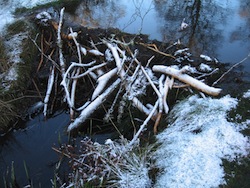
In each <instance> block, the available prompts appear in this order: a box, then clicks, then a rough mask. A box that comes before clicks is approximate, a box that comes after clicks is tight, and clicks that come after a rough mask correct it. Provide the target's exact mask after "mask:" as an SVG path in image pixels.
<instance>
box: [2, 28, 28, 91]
mask: <svg viewBox="0 0 250 188" xmlns="http://www.w3.org/2000/svg"><path fill="white" fill-rule="evenodd" d="M26 38H27V32H24V33H18V34H16V35H14V36H12V37H11V38H10V39H8V40H6V41H5V47H6V51H7V52H8V53H7V55H8V59H9V65H10V69H9V70H8V71H6V72H5V73H3V75H1V78H3V82H2V85H3V86H4V87H5V89H8V88H9V83H10V82H12V81H15V80H17V77H18V75H17V67H18V66H17V65H18V64H19V63H23V61H22V59H21V57H20V55H21V53H22V42H23V40H24V39H26Z"/></svg>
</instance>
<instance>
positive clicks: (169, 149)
mask: <svg viewBox="0 0 250 188" xmlns="http://www.w3.org/2000/svg"><path fill="white" fill-rule="evenodd" d="M236 105H237V100H236V99H234V98H231V97H230V96H225V97H223V98H221V99H211V98H205V99H204V98H198V96H192V97H190V98H188V99H187V100H185V101H183V102H180V103H179V104H178V105H176V106H175V107H174V108H173V110H172V111H171V113H170V116H169V117H170V118H171V120H170V125H169V126H168V128H167V129H165V130H164V131H163V132H162V133H160V134H159V135H157V140H158V142H159V143H160V144H161V146H160V147H159V149H158V150H157V151H156V152H155V156H154V158H155V160H156V166H157V167H158V168H160V169H161V172H160V173H159V175H158V176H157V179H156V184H155V187H159V188H160V187H167V188H168V187H180V188H181V187H183V188H184V187H204V188H206V187H207V188H210V187H218V186H219V185H221V184H225V183H226V182H225V180H224V179H223V177H224V175H225V173H224V169H223V167H222V159H226V160H229V161H233V160H234V159H235V158H236V157H244V156H247V155H248V153H249V151H248V149H249V147H250V143H249V139H248V138H247V137H244V136H243V135H242V134H241V133H240V132H239V131H240V130H241V129H243V128H244V127H245V126H241V125H239V124H235V123H232V122H228V121H227V119H226V115H227V111H229V110H230V109H231V108H234V107H235V106H236ZM247 148H248V149H247Z"/></svg>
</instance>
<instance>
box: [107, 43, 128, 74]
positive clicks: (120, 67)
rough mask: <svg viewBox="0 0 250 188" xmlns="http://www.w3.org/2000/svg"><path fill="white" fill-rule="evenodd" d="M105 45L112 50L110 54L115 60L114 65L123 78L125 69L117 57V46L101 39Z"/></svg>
mask: <svg viewBox="0 0 250 188" xmlns="http://www.w3.org/2000/svg"><path fill="white" fill-rule="evenodd" d="M103 42H104V43H105V44H106V45H107V47H108V48H109V49H110V51H111V52H112V55H113V57H114V59H115V62H116V67H117V68H118V72H119V73H120V77H121V78H124V76H125V71H124V69H123V67H122V62H121V59H120V57H119V54H118V51H117V47H115V46H113V45H112V44H110V43H108V42H107V41H103Z"/></svg>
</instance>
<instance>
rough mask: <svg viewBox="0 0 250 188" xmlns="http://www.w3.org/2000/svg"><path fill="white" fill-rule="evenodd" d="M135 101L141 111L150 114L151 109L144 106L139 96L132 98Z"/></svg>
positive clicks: (134, 103)
mask: <svg viewBox="0 0 250 188" xmlns="http://www.w3.org/2000/svg"><path fill="white" fill-rule="evenodd" d="M132 101H133V105H134V106H135V107H136V108H138V110H140V111H141V112H143V113H145V114H146V115H149V114H150V110H149V109H148V108H147V107H146V106H144V105H143V104H142V103H141V101H139V99H138V98H137V97H133V99H132Z"/></svg>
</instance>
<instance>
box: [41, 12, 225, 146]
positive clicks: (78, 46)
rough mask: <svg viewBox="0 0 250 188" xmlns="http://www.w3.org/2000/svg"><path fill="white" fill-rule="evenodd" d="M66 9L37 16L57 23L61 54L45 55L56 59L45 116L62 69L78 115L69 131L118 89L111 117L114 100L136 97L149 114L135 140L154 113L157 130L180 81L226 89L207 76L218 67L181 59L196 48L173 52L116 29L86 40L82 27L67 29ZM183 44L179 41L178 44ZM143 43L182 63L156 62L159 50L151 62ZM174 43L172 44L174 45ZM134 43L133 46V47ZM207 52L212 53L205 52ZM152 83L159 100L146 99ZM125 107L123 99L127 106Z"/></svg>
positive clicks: (209, 91) (136, 103)
mask: <svg viewBox="0 0 250 188" xmlns="http://www.w3.org/2000/svg"><path fill="white" fill-rule="evenodd" d="M63 15H64V9H62V10H61V12H60V20H59V22H58V23H57V22H55V21H53V20H52V18H51V17H50V16H49V14H48V13H44V12H43V13H41V14H39V15H38V16H37V18H39V19H40V21H43V22H45V23H46V24H48V25H50V26H51V27H52V28H53V29H54V31H55V33H56V47H55V48H54V49H53V50H52V52H53V53H54V52H55V51H56V52H58V53H55V55H54V57H55V58H56V54H58V56H57V58H56V59H55V60H53V59H52V58H51V57H52V56H51V54H50V55H45V54H44V53H43V56H45V57H47V59H49V60H50V62H52V64H51V68H50V75H49V78H48V85H47V92H46V96H45V98H44V116H47V111H48V105H49V102H50V101H51V100H50V97H51V91H52V89H53V87H54V85H55V80H56V78H58V74H60V75H61V80H60V85H61V86H62V88H63V92H64V96H65V101H66V103H67V104H68V107H69V109H70V116H71V119H72V122H71V123H70V125H69V126H68V129H67V130H68V131H71V130H73V129H75V128H77V127H79V126H80V125H82V123H83V122H84V121H86V119H87V118H89V117H90V116H91V115H92V114H93V112H95V111H96V110H97V109H98V108H99V107H100V106H102V104H103V103H104V101H105V100H106V99H107V98H108V97H109V96H110V95H111V94H113V96H114V98H113V103H112V105H111V107H110V108H109V110H108V111H107V115H106V116H107V117H108V118H110V117H111V114H112V112H113V111H114V106H115V104H117V103H118V102H119V101H118V100H119V99H122V100H129V101H131V103H132V104H133V106H134V107H136V108H138V109H139V110H140V111H141V112H143V113H144V114H146V119H145V120H144V122H143V123H142V124H141V126H140V128H139V130H138V131H137V133H136V134H135V135H134V137H133V139H132V141H131V142H130V144H131V145H132V144H134V143H135V141H136V140H137V139H138V137H139V135H140V134H141V132H142V131H143V130H144V129H145V126H146V125H147V124H148V122H149V120H151V119H152V120H154V121H155V125H154V131H155V132H156V130H157V126H158V124H159V121H160V119H161V117H162V114H164V113H165V114H167V113H168V112H169V106H168V104H167V97H168V93H169V90H170V89H172V88H174V87H180V86H177V85H179V83H184V84H182V87H186V88H190V87H191V88H195V89H196V90H198V91H200V92H202V93H204V94H207V95H212V96H217V95H219V93H220V92H221V89H219V88H214V87H210V86H208V85H207V84H205V83H204V82H203V81H202V80H201V79H204V78H205V77H208V76H210V75H211V74H213V73H214V72H215V71H216V69H215V70H209V67H206V66H205V67H206V68H207V70H206V71H205V72H206V73H204V72H199V71H198V70H197V69H195V68H194V67H191V66H188V65H186V66H183V65H181V64H180V62H181V61H182V60H183V59H185V60H188V61H189V62H191V60H190V59H189V57H190V54H189V53H188V52H187V51H188V49H181V50H177V51H175V52H174V53H173V54H168V53H165V52H163V51H160V50H159V49H158V48H157V47H156V46H155V45H153V44H145V43H143V42H142V41H135V38H131V40H130V41H127V42H126V41H125V40H124V39H123V38H121V39H118V38H117V37H116V36H115V35H111V37H110V38H101V39H99V41H95V42H94V41H93V40H90V41H88V42H89V44H90V45H89V46H86V44H83V42H78V41H80V40H81V39H80V35H79V34H80V33H79V32H74V31H73V29H72V28H69V30H68V31H69V33H68V34H65V33H64V32H63V28H62V24H63ZM44 17H46V19H45V18H44ZM41 18H42V19H41ZM85 42H86V41H85ZM178 44H179V43H178V42H176V43H174V44H173V45H172V46H176V45H178ZM65 45H67V48H70V49H75V55H72V57H70V58H68V57H67V58H66V55H65V51H66V49H65ZM139 45H140V46H142V47H144V48H145V49H147V50H148V51H150V53H152V52H153V53H154V54H156V55H160V56H163V57H164V58H166V59H168V60H169V62H170V61H174V62H175V63H178V65H177V66H171V65H166V64H167V62H161V63H158V64H156V62H154V64H153V63H152V61H153V59H154V57H155V56H154V55H152V56H151V57H149V58H148V60H147V61H146V62H145V60H144V62H141V60H140V57H141V56H143V55H144V54H143V55H141V56H140V53H139V51H138V50H137V48H136V46H139ZM172 46H169V48H171V47H172ZM132 48H133V50H131V49H132ZM169 48H168V49H169ZM40 49H41V48H40ZM41 51H42V50H41ZM147 53H149V52H147ZM73 56H74V58H73ZM203 58H207V57H206V56H204V57H203ZM72 59H74V60H72ZM152 64H153V65H152ZM203 67H204V65H203ZM192 75H199V77H197V78H195V77H193V76H192ZM83 84H84V85H83ZM89 86H92V88H89ZM80 87H85V91H86V93H87V94H86V93H79V92H77V89H79V88H80ZM148 88H151V90H152V91H153V96H154V99H153V100H154V101H152V104H144V103H143V102H142V101H141V100H140V96H142V95H143V94H145V93H146V90H147V89H148ZM89 93H90V95H89ZM114 93H115V94H114ZM77 95H78V96H79V95H81V99H82V100H81V101H79V99H78V101H77V102H76V96H77ZM86 96H88V97H86ZM86 98H87V99H86ZM80 103H81V104H80ZM120 104H121V103H120ZM122 107H123V106H122V105H120V108H119V109H120V111H121V112H122Z"/></svg>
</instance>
